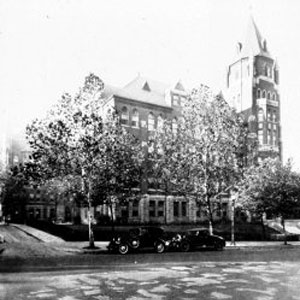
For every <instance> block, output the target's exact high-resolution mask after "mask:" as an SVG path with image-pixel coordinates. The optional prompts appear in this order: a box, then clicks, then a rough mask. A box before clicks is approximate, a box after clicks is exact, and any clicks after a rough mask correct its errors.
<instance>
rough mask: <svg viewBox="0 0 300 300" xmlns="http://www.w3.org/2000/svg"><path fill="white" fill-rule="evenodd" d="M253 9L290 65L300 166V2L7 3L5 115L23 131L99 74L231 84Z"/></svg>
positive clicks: (286, 101) (289, 146) (287, 131)
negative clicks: (238, 48) (229, 77)
mask: <svg viewBox="0 0 300 300" xmlns="http://www.w3.org/2000/svg"><path fill="white" fill-rule="evenodd" d="M250 10H251V11H252V15H253V16H254V19H255V21H256V24H257V25H258V27H259V29H260V31H261V33H262V35H263V36H264V37H265V38H266V39H267V41H268V45H269V49H270V52H271V53H272V55H273V56H274V57H277V59H278V63H279V67H280V91H281V111H282V129H283V130H282V140H283V155H284V160H286V159H287V158H289V157H292V158H293V160H294V164H295V167H296V168H297V169H299V170H300V151H299V150H298V138H299V135H300V122H299V110H300V33H299V29H300V18H299V11H300V1H297V0H289V1H287V0H286V1H284V0H282V1H281V0H278V1H276V0H272V1H267V0H260V1H254V0H253V1H250V0H249V1H248V0H244V1H242V0H228V1H226V0H215V1H213V0H207V1H205V0H203V1H201V0H182V1H181V0H170V1H163V0H158V1H156V0H151V1H141V0H115V1H114V0H112V1H111V0H110V1H100V0H97V1H96V0H95V1H91V0H73V1H70V0H69V1H68V0H64V1H59V0H51V1H50V0H49V1H46V0H43V1H41V0H37V1H30V0H27V1H22V0H19V1H16V0H9V1H8V0H0V101H1V102H0V107H2V112H1V115H0V117H2V119H3V116H4V114H3V110H4V109H5V110H6V112H7V116H8V119H9V127H10V129H13V130H14V131H18V130H20V129H21V128H22V127H24V126H25V124H26V123H27V122H29V120H30V119H31V118H33V117H35V116H41V115H43V114H44V112H45V110H46V109H48V108H49V106H50V104H51V103H54V102H55V101H56V100H57V99H58V98H59V97H60V95H61V94H62V93H63V92H71V93H74V91H76V90H77V89H78V87H79V86H80V85H81V84H82V82H83V80H84V77H85V76H86V75H88V73H90V72H94V73H95V74H97V75H98V76H100V77H101V78H102V79H103V80H104V82H105V83H108V84H113V85H117V86H123V85H125V84H126V83H127V82H129V81H131V80H132V79H133V78H134V77H135V76H137V74H138V73H140V74H141V75H143V76H147V77H151V78H153V79H157V80H160V81H163V82H166V83H174V82H175V81H177V80H178V79H181V80H182V81H183V83H184V84H185V85H186V86H187V87H193V86H195V85H197V84H198V83H204V84H207V85H209V86H211V87H212V88H213V89H214V90H221V89H223V88H224V85H225V74H226V67H227V65H228V64H229V63H230V62H231V60H232V58H233V57H234V53H235V47H236V43H237V42H238V41H241V40H243V38H244V35H245V31H246V27H247V24H248V19H249V15H250Z"/></svg>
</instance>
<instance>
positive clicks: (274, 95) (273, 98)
mask: <svg viewBox="0 0 300 300" xmlns="http://www.w3.org/2000/svg"><path fill="white" fill-rule="evenodd" d="M272 100H274V101H276V94H275V93H273V95H272Z"/></svg>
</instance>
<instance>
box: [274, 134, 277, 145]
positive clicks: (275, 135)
mask: <svg viewBox="0 0 300 300" xmlns="http://www.w3.org/2000/svg"><path fill="white" fill-rule="evenodd" d="M273 145H274V146H277V133H276V132H274V136H273Z"/></svg>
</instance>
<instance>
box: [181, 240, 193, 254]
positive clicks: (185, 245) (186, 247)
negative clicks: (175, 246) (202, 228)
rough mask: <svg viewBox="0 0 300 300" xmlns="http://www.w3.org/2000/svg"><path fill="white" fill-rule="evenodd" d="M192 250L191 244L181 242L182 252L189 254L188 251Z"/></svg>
mask: <svg viewBox="0 0 300 300" xmlns="http://www.w3.org/2000/svg"><path fill="white" fill-rule="evenodd" d="M190 249H191V245H190V243H189V242H188V241H183V242H181V244H180V250H181V251H182V252H188V251H190Z"/></svg>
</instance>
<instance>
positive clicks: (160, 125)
mask: <svg viewBox="0 0 300 300" xmlns="http://www.w3.org/2000/svg"><path fill="white" fill-rule="evenodd" d="M163 126H164V119H163V117H162V115H159V116H158V117H157V129H162V128H163Z"/></svg>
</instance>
